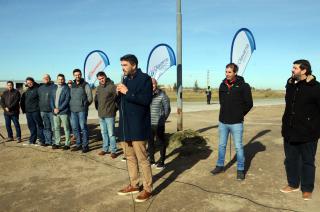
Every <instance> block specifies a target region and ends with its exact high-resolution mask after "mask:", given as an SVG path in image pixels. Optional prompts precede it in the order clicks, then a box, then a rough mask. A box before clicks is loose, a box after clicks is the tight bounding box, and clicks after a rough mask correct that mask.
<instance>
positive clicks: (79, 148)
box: [71, 146, 82, 152]
mask: <svg viewBox="0 0 320 212" xmlns="http://www.w3.org/2000/svg"><path fill="white" fill-rule="evenodd" d="M81 149H82V147H81V146H75V147H73V148H72V149H71V151H72V152H75V151H79V150H81Z"/></svg>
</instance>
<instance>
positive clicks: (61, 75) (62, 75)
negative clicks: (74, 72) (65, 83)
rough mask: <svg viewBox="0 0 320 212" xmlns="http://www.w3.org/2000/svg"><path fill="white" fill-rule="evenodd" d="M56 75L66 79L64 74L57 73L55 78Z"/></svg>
mask: <svg viewBox="0 0 320 212" xmlns="http://www.w3.org/2000/svg"><path fill="white" fill-rule="evenodd" d="M58 77H62V78H63V79H66V78H65V77H64V74H58V75H57V78H58Z"/></svg>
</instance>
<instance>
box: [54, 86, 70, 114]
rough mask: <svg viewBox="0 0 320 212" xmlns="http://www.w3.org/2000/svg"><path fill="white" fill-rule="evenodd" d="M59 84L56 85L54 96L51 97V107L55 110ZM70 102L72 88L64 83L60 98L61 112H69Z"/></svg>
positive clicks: (59, 107) (59, 106)
mask: <svg viewBox="0 0 320 212" xmlns="http://www.w3.org/2000/svg"><path fill="white" fill-rule="evenodd" d="M57 88H58V86H55V87H54V89H53V90H52V95H51V96H52V98H51V109H52V111H53V110H54V108H56V107H55V102H56V92H57ZM69 102H70V88H69V87H68V86H67V85H66V84H64V85H62V90H61V94H60V98H59V105H58V109H59V111H60V112H59V114H60V115H63V114H68V113H69V112H70V109H69Z"/></svg>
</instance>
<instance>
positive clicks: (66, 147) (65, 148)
mask: <svg viewBox="0 0 320 212" xmlns="http://www.w3.org/2000/svg"><path fill="white" fill-rule="evenodd" d="M62 149H63V150H69V149H70V147H69V146H63V147H62Z"/></svg>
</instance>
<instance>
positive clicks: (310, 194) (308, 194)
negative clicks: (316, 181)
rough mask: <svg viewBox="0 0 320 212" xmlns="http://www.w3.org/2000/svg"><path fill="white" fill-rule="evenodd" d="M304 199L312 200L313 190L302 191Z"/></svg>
mask: <svg viewBox="0 0 320 212" xmlns="http://www.w3.org/2000/svg"><path fill="white" fill-rule="evenodd" d="M302 198H303V200H312V192H302Z"/></svg>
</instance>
